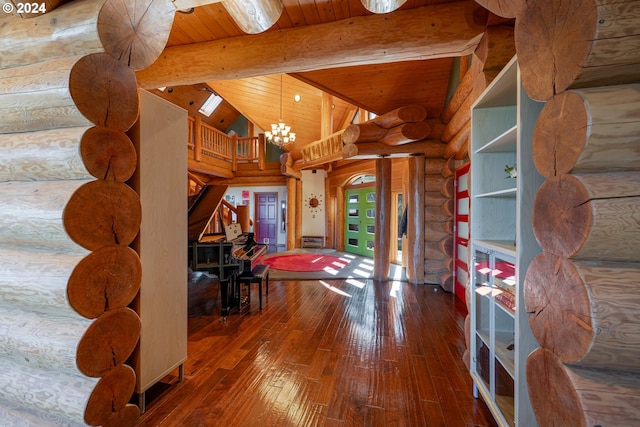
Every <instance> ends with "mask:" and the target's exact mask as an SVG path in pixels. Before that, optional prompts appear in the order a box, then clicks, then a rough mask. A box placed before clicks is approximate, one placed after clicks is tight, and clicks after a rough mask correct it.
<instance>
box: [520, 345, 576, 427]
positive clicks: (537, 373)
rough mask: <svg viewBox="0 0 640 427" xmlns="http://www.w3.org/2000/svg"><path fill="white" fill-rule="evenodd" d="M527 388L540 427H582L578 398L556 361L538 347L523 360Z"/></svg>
mask: <svg viewBox="0 0 640 427" xmlns="http://www.w3.org/2000/svg"><path fill="white" fill-rule="evenodd" d="M527 388H528V390H529V398H530V400H531V406H532V408H533V412H534V413H535V415H536V419H537V420H538V424H540V425H541V426H575V427H586V423H585V420H584V415H583V410H582V405H581V403H580V397H579V396H578V393H577V392H576V390H575V388H574V386H573V384H572V383H571V380H570V378H569V376H568V375H567V374H566V372H565V368H564V366H563V364H562V362H560V360H559V359H558V358H557V357H555V356H554V355H553V353H552V352H550V351H549V350H545V349H543V348H538V349H536V350H534V351H533V352H532V353H531V354H530V355H529V357H528V358H527Z"/></svg>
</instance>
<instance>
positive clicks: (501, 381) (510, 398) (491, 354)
mask: <svg viewBox="0 0 640 427" xmlns="http://www.w3.org/2000/svg"><path fill="white" fill-rule="evenodd" d="M473 267H474V268H473V272H472V280H473V281H472V285H473V286H474V289H473V298H474V300H473V305H472V311H473V317H472V319H473V324H472V327H473V331H474V341H473V344H472V345H474V348H473V349H472V351H473V353H472V354H473V355H474V359H473V364H472V372H473V373H474V378H475V380H476V385H477V386H478V387H479V388H480V389H481V391H482V394H483V396H484V397H485V399H487V400H488V401H489V402H488V404H489V406H491V407H494V408H495V407H497V408H498V409H499V411H498V416H499V417H501V418H502V419H501V424H502V425H514V419H515V418H514V412H515V411H514V372H515V369H514V360H515V357H514V354H515V349H516V348H515V333H514V332H515V316H514V312H513V310H511V309H510V308H509V304H508V303H502V302H501V301H502V298H503V297H504V296H505V295H511V294H510V293H509V290H512V289H515V287H516V286H517V283H516V281H515V259H514V258H513V257H511V256H507V255H504V254H501V253H499V252H496V251H495V250H493V249H487V248H483V247H479V246H474V252H473ZM505 301H513V298H512V297H508V296H507V297H506V299H505Z"/></svg>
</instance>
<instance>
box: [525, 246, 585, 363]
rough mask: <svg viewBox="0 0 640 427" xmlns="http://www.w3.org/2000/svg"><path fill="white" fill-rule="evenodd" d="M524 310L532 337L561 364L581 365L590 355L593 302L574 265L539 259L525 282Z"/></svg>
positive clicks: (548, 257) (550, 258)
mask: <svg viewBox="0 0 640 427" xmlns="http://www.w3.org/2000/svg"><path fill="white" fill-rule="evenodd" d="M524 306H525V310H526V312H527V314H528V315H529V325H531V331H532V332H533V335H534V336H535V337H536V339H537V340H538V342H539V343H540V345H541V346H542V347H544V348H546V349H547V350H549V351H552V352H553V353H554V354H555V355H556V356H557V357H558V358H560V360H561V361H562V362H564V363H575V362H578V361H579V360H580V359H582V358H583V357H584V356H585V355H586V354H587V353H588V352H589V350H590V349H591V346H592V344H593V342H594V340H595V331H594V328H593V322H592V317H591V302H590V299H589V294H588V292H587V290H586V288H585V286H584V283H583V281H582V278H581V277H580V273H579V272H578V270H577V269H576V267H575V265H574V264H573V262H571V261H569V260H568V259H566V258H561V257H558V256H555V255H552V254H549V253H544V252H543V253H541V254H539V255H538V256H536V257H535V258H534V259H533V261H532V262H531V264H529V268H528V269H527V274H526V276H525V280H524Z"/></svg>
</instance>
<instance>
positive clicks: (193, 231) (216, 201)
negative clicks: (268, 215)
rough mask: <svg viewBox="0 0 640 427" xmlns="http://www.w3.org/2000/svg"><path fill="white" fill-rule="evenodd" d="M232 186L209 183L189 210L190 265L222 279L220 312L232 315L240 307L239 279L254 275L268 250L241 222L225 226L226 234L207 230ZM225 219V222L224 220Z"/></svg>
mask: <svg viewBox="0 0 640 427" xmlns="http://www.w3.org/2000/svg"><path fill="white" fill-rule="evenodd" d="M227 188H228V186H226V185H208V186H205V187H204V188H203V189H202V190H201V191H200V193H198V195H197V196H195V197H193V198H192V199H191V200H190V206H189V210H188V216H189V222H188V224H189V227H188V239H189V250H188V254H189V267H190V268H191V270H192V271H204V272H207V273H209V274H214V275H216V276H217V277H218V279H219V280H220V307H221V310H220V314H221V315H222V316H223V317H226V316H228V315H229V312H230V309H231V307H237V306H239V304H238V299H239V298H240V290H239V287H238V285H237V283H236V280H235V278H236V277H237V276H238V275H240V274H242V273H245V274H247V273H248V274H250V273H251V270H252V269H253V268H254V267H255V264H256V263H257V261H258V259H259V258H260V256H261V255H262V254H264V253H265V252H266V251H267V246H266V245H259V244H257V243H256V242H255V240H254V238H253V233H242V230H241V228H240V225H239V224H235V223H234V224H228V225H226V226H224V230H225V232H224V233H207V232H206V231H207V230H208V229H209V228H210V227H209V226H210V224H211V222H212V221H214V220H216V219H220V218H221V216H220V215H219V214H220V209H221V204H222V200H223V197H224V194H225V192H226V191H227ZM221 222H222V221H221Z"/></svg>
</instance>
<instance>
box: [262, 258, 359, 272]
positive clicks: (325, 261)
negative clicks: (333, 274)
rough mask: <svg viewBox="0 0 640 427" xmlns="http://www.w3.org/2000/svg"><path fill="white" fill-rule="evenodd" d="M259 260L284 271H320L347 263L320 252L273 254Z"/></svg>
mask: <svg viewBox="0 0 640 427" xmlns="http://www.w3.org/2000/svg"><path fill="white" fill-rule="evenodd" d="M261 262H262V263H263V264H268V265H269V266H270V267H272V268H275V269H276V270H286V271H322V270H324V269H325V268H328V269H334V270H337V269H340V268H342V267H344V266H345V265H347V264H348V263H349V261H347V260H343V259H341V258H338V257H335V256H331V255H320V254H295V255H275V256H272V257H269V258H265V259H263V260H262V261H261Z"/></svg>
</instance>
